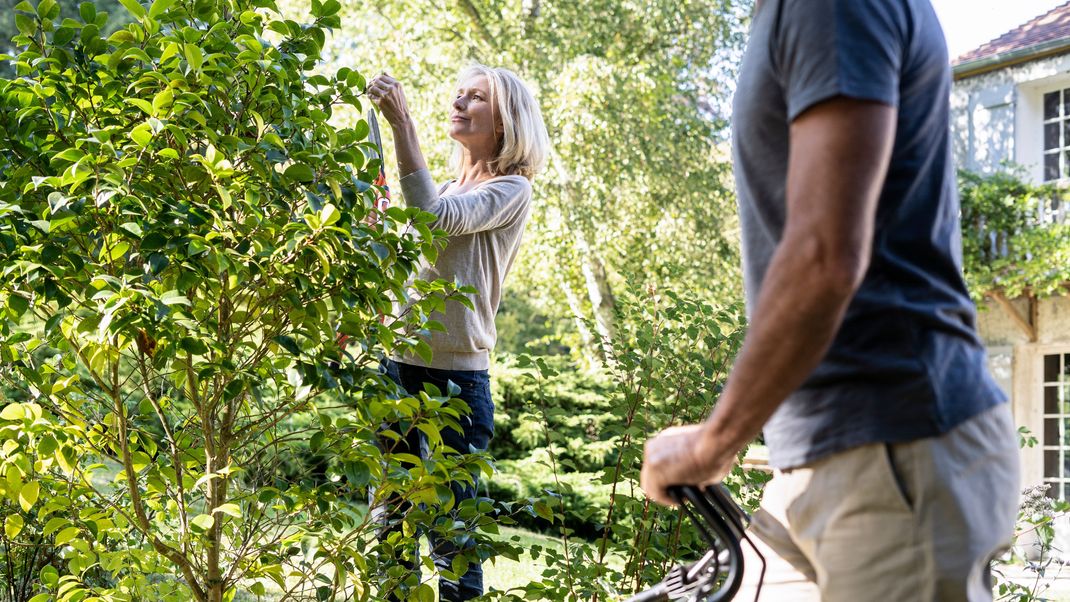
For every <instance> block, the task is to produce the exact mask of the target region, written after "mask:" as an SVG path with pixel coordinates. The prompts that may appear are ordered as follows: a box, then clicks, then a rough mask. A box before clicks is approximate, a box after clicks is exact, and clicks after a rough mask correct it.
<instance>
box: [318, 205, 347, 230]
mask: <svg viewBox="0 0 1070 602" xmlns="http://www.w3.org/2000/svg"><path fill="white" fill-rule="evenodd" d="M340 217H342V214H341V213H339V211H338V208H337V207H335V206H334V205H332V204H330V203H328V204H327V206H325V207H324V208H323V210H321V211H320V223H321V224H323V225H324V226H330V225H333V224H334V223H335V222H337V221H338V218H340Z"/></svg>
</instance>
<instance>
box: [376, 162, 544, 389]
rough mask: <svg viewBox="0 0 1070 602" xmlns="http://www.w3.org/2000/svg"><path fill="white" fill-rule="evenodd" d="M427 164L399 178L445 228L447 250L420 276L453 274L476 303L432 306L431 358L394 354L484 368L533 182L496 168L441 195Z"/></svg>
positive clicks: (442, 365)
mask: <svg viewBox="0 0 1070 602" xmlns="http://www.w3.org/2000/svg"><path fill="white" fill-rule="evenodd" d="M447 186H448V183H447V184H444V185H442V186H440V187H438V188H436V187H435V183H434V182H433V181H432V180H431V173H430V172H429V171H428V170H426V169H421V170H419V171H415V172H413V173H411V174H409V175H407V176H405V177H403V178H401V192H402V194H403V195H404V198H405V203H406V204H407V205H408V206H410V207H419V208H420V209H423V210H424V211H427V212H429V213H433V214H435V215H437V216H438V221H437V222H435V223H434V225H433V226H434V227H436V228H441V229H443V230H445V231H446V232H448V233H449V241H448V244H447V245H446V248H445V250H443V251H442V252H441V253H439V256H438V261H436V262H435V264H434V265H430V266H425V267H424V268H423V269H422V270H420V275H419V277H420V278H421V279H423V280H436V279H439V278H441V279H444V280H447V281H451V282H452V281H454V280H457V281H459V282H460V283H462V284H465V285H470V286H473V287H475V289H476V290H477V291H479V294H477V295H475V296H474V297H473V298H472V302H473V304H474V305H475V310H474V311H471V310H469V309H468V308H466V307H464V306H463V305H461V304H460V303H448V304H447V305H446V311H445V313H444V314H443V313H438V312H436V313H435V314H433V315H432V316H431V319H433V320H438V321H440V322H442V324H443V325H444V326H445V327H446V332H445V333H441V332H435V333H433V334H432V336H431V339H430V341H429V343H430V345H431V350H432V351H433V352H434V356H433V358H432V361H431V363H430V364H426V363H425V362H423V361H422V360H420V358H418V357H413V356H405V357H403V358H397V359H398V361H402V362H404V363H407V364H415V365H418V366H425V367H430V368H439V369H443V370H486V369H488V368H489V367H490V351H491V349H493V348H494V343H495V342H496V341H497V339H498V331H497V329H496V328H495V327H494V315H495V314H496V313H498V304H499V302H500V300H501V296H502V284H503V283H504V282H505V276H506V274H508V273H509V268H510V267H512V265H513V260H515V259H516V254H517V251H518V250H519V249H520V238H521V235H522V234H523V233H524V224H525V223H526V222H527V219H528V215H529V214H530V213H531V182H529V181H528V180H527V178H524V177H522V176H499V177H496V178H491V179H490V180H487V181H486V182H482V183H480V184H479V185H477V186H476V187H475V188H473V189H472V190H470V191H468V192H465V193H462V194H450V195H443V194H442V193H443V192H444V191H445V189H446V187H447Z"/></svg>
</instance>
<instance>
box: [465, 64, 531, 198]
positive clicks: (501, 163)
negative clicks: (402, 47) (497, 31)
mask: <svg viewBox="0 0 1070 602" xmlns="http://www.w3.org/2000/svg"><path fill="white" fill-rule="evenodd" d="M480 75H482V76H484V77H486V78H487V82H488V83H489V85H490V96H491V98H492V99H494V104H495V108H496V110H497V112H498V115H499V116H500V117H501V120H502V130H503V132H502V138H501V141H500V143H499V148H498V156H497V157H495V159H494V160H493V161H491V162H490V165H489V167H490V170H491V173H493V174H494V175H496V176H502V175H516V176H524V177H525V178H527V179H529V180H531V179H534V178H535V174H537V173H539V171H541V170H542V168H543V167H544V166H545V165H546V157H547V155H548V154H549V152H550V136H549V135H548V134H547V133H546V124H545V123H544V122H543V120H542V112H541V111H540V110H539V103H538V102H537V101H536V100H535V95H534V94H532V93H531V89H530V88H528V86H527V84H525V83H524V81H523V80H521V79H520V78H519V77H518V76H517V75H516V74H515V73H513V72H512V71H510V70H508V69H503V68H500V67H497V68H496V67H487V66H486V65H480V64H478V63H476V64H473V65H470V66H468V67H466V68H465V69H464V70H463V71H461V73H460V75H459V76H458V78H457V81H458V85H460V84H463V83H464V82H465V81H467V80H469V79H471V78H473V77H476V76H480ZM465 152H466V151H465V149H464V147H463V146H461V145H460V144H456V145H455V146H454V149H453V157H452V159H451V160H450V166H451V167H452V168H453V170H454V171H455V172H458V174H459V172H460V169H461V165H462V163H463V159H464V154H465Z"/></svg>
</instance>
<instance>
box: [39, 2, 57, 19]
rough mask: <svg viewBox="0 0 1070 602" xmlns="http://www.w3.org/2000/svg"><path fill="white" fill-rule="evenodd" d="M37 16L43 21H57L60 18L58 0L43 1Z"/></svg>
mask: <svg viewBox="0 0 1070 602" xmlns="http://www.w3.org/2000/svg"><path fill="white" fill-rule="evenodd" d="M37 14H38V15H39V16H40V17H41V18H42V19H55V18H56V17H58V16H59V4H57V3H56V0H41V3H40V4H38V5H37Z"/></svg>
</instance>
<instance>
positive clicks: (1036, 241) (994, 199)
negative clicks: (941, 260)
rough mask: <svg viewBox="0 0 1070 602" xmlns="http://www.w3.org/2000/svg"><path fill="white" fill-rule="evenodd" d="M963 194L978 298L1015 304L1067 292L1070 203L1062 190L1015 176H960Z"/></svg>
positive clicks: (970, 275)
mask: <svg viewBox="0 0 1070 602" xmlns="http://www.w3.org/2000/svg"><path fill="white" fill-rule="evenodd" d="M959 193H960V197H961V200H962V236H963V245H962V246H963V253H964V263H965V272H966V279H967V281H968V282H969V285H970V290H971V292H972V293H973V295H974V296H975V297H977V298H981V297H983V296H984V295H986V294H987V293H989V292H991V291H995V290H999V291H1002V292H1004V293H1005V294H1006V295H1007V296H1008V297H1012V298H1013V297H1017V296H1019V295H1021V294H1023V293H1026V292H1028V293H1030V294H1033V295H1036V296H1045V295H1050V294H1055V293H1058V292H1059V291H1062V290H1065V288H1066V286H1067V283H1068V282H1070V212H1068V211H1067V203H1070V199H1067V197H1066V194H1065V192H1064V191H1063V190H1060V189H1059V187H1058V186H1055V185H1053V184H1043V185H1033V184H1028V183H1026V182H1025V181H1023V180H1022V179H1021V178H1020V177H1019V176H1018V175H1017V174H1015V173H996V174H992V175H988V176H983V175H979V174H974V173H969V172H960V173H959ZM1060 215H1061V216H1062V217H1061V218H1060V217H1059V216H1060Z"/></svg>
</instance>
